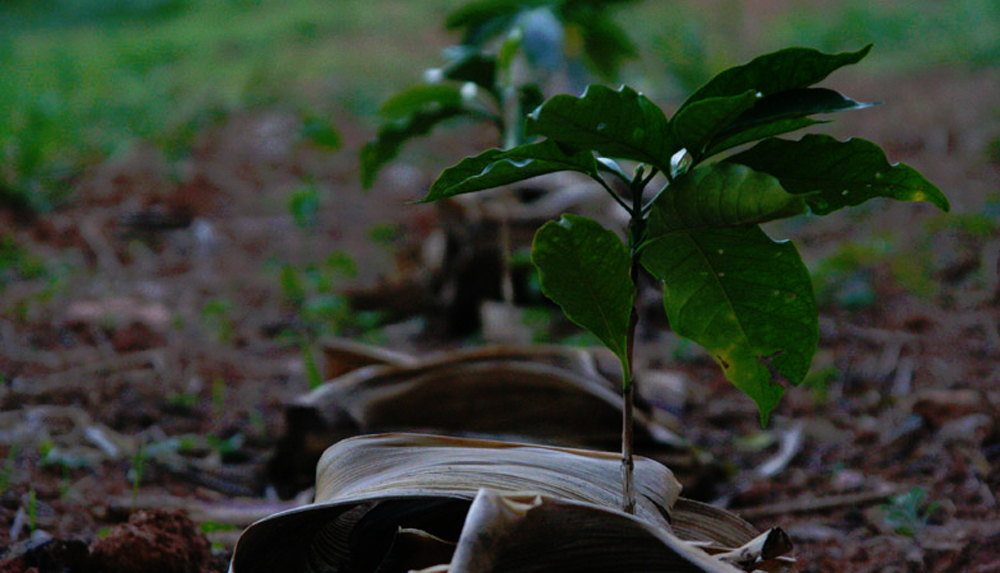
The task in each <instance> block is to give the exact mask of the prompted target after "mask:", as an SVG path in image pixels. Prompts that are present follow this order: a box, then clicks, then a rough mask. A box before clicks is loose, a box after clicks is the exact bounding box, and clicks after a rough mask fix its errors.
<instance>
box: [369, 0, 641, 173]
mask: <svg viewBox="0 0 1000 573" xmlns="http://www.w3.org/2000/svg"><path fill="white" fill-rule="evenodd" d="M624 3H625V2H594V1H586V0H585V1H580V0H551V1H548V2H496V1H492V0H485V1H484V0H478V1H473V2H467V3H465V4H463V5H461V6H459V7H457V8H455V9H454V10H452V11H451V12H450V13H448V14H447V15H446V16H445V27H446V28H447V29H448V30H449V31H454V32H458V33H460V34H461V35H462V40H461V43H460V44H458V45H455V46H452V47H450V48H448V49H447V50H445V52H444V58H445V63H444V64H443V65H442V66H441V67H439V68H432V69H428V70H426V71H425V72H424V82H423V83H420V84H417V85H414V86H411V87H409V88H407V89H404V90H403V91H401V92H399V93H397V94H396V95H394V96H392V97H391V98H389V99H388V100H387V101H385V102H384V103H383V104H382V105H381V107H380V108H379V110H378V111H379V115H380V116H381V117H382V120H383V121H382V124H381V126H380V127H379V129H378V134H377V136H376V138H375V140H374V141H372V142H370V143H368V144H367V145H365V146H364V147H363V148H362V150H361V154H360V166H361V181H362V184H363V185H364V187H365V188H368V187H371V186H372V184H374V182H375V179H376V178H377V176H378V173H379V171H380V170H381V169H382V168H383V167H384V166H385V165H386V164H387V163H389V162H391V161H392V160H394V159H395V158H396V157H397V156H398V155H399V153H400V151H401V150H402V148H403V146H404V145H405V144H407V143H408V142H410V141H411V140H414V139H417V138H420V137H423V136H426V135H427V134H428V133H429V132H431V131H432V130H433V129H435V128H436V127H438V126H440V125H443V124H446V123H449V122H454V121H455V120H458V119H464V120H471V121H473V122H480V123H485V124H488V125H492V126H494V127H495V128H496V129H497V132H498V141H500V143H501V145H502V146H503V147H504V148H511V147H514V146H516V145H520V144H522V143H524V142H526V141H527V139H526V138H527V137H528V136H527V134H526V132H525V129H526V119H527V114H528V113H529V112H530V111H531V110H533V109H534V108H535V107H537V106H538V105H539V104H541V103H542V101H543V100H544V98H545V95H546V94H548V95H551V94H552V93H553V92H554V91H557V90H559V88H570V89H575V88H576V87H582V86H583V85H586V83H587V82H588V81H590V80H591V79H592V78H593V77H594V76H595V75H596V76H597V77H599V78H601V79H604V80H610V79H612V78H614V76H615V75H616V74H617V72H618V70H619V68H620V67H621V65H622V63H623V62H624V61H626V60H628V59H630V58H633V57H635V56H636V55H637V53H638V51H637V49H636V47H635V45H634V44H633V42H632V40H631V39H629V37H628V34H627V32H626V30H625V29H624V28H622V27H621V26H620V25H618V24H617V23H615V21H614V20H613V19H612V17H611V15H610V14H609V11H610V8H611V7H613V6H614V5H620V4H624ZM560 83H561V84H562V85H559V84H560Z"/></svg>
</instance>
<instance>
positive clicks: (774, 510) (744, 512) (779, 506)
mask: <svg viewBox="0 0 1000 573" xmlns="http://www.w3.org/2000/svg"><path fill="white" fill-rule="evenodd" d="M904 489H905V488H902V487H899V486H888V485H884V486H881V487H879V488H878V489H876V490H874V491H863V492H859V493H849V494H844V495H831V496H826V497H809V498H805V499H793V500H789V501H783V502H778V503H774V504H771V505H763V506H757V507H749V508H746V509H737V510H736V511H737V513H739V514H740V517H742V518H744V519H758V518H761V517H771V516H775V515H787V514H789V513H810V512H814V511H826V510H829V509H838V508H841V507H853V506H858V505H867V504H870V503H875V502H878V501H882V500H883V499H888V498H890V497H892V496H894V495H898V494H900V493H902V492H903V491H904Z"/></svg>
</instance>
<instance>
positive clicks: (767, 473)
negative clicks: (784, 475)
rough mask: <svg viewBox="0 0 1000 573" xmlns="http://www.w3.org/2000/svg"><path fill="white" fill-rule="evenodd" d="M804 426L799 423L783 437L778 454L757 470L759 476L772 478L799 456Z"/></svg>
mask: <svg viewBox="0 0 1000 573" xmlns="http://www.w3.org/2000/svg"><path fill="white" fill-rule="evenodd" d="M803 427H804V424H802V422H799V423H798V424H796V425H795V426H793V427H792V428H791V429H790V430H788V431H787V432H785V434H784V435H783V436H782V437H781V446H780V447H779V448H778V453H777V454H775V455H774V457H772V458H770V459H769V460H767V461H766V462H764V463H763V464H761V465H760V467H758V468H757V475H759V476H760V477H762V478H771V477H774V476H776V475H778V474H779V473H781V472H782V470H784V469H785V468H786V467H788V464H789V463H790V462H791V461H792V459H793V458H795V456H796V455H798V453H799V450H801V449H802V429H803Z"/></svg>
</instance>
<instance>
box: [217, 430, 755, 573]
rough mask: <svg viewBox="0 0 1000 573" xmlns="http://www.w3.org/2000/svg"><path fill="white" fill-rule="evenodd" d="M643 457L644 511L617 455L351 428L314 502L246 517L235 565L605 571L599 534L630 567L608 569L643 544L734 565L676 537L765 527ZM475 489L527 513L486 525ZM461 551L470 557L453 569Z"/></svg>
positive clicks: (678, 560) (689, 562)
mask: <svg viewBox="0 0 1000 573" xmlns="http://www.w3.org/2000/svg"><path fill="white" fill-rule="evenodd" d="M635 463H636V472H635V475H636V479H637V483H636V488H637V491H638V494H639V495H638V505H637V515H636V516H635V517H631V516H627V515H625V514H623V513H621V512H620V511H618V509H617V508H618V506H619V504H620V496H621V493H620V459H619V456H618V455H617V454H607V453H601V452H592V451H586V450H574V449H568V448H556V447H546V446H538V445H530V444H516V443H509V442H498V441H488V440H471V439H463V438H454V437H445V436H427V435H416V434H382V435H374V436H361V437H356V438H351V439H347V440H344V441H342V442H340V443H338V444H336V445H334V446H333V447H331V448H330V449H329V450H327V452H326V453H325V454H324V455H323V458H322V460H321V461H320V463H319V466H318V468H317V479H316V502H315V503H314V504H312V505H309V506H306V507H302V508H297V509H294V510H290V511H286V512H282V513H279V514H276V515H273V516H271V517H269V518H266V519H264V520H261V521H259V522H257V523H255V524H253V525H252V526H250V528H248V529H247V530H246V531H245V532H244V533H243V535H242V536H241V538H240V541H239V543H238V544H237V547H236V552H235V554H234V557H233V562H232V566H231V570H232V571H233V572H234V573H257V572H263V571H275V570H280V571H292V572H298V571H303V572H306V571H309V572H312V571H316V572H319V571H324V572H335V571H375V572H380V573H389V572H393V571H408V570H411V569H421V568H427V567H436V568H437V569H438V570H442V571H456V572H457V571H491V570H495V571H517V572H520V571H543V570H547V571H572V570H595V571H596V570H598V569H586V568H585V564H586V563H590V562H591V557H590V556H591V555H593V554H594V552H595V551H596V549H597V548H601V547H603V551H606V552H608V553H609V554H610V555H615V554H621V556H622V561H621V563H624V564H626V565H627V566H625V568H620V567H619V568H617V569H616V568H614V567H610V564H611V563H612V561H614V559H612V560H610V561H609V560H608V559H604V560H602V561H597V562H595V563H600V564H601V569H600V570H602V571H603V570H610V571H619V570H620V571H635V570H637V569H635V568H634V566H635V563H637V561H633V559H640V558H641V559H646V556H649V558H650V559H654V560H655V561H656V562H657V563H660V562H663V563H668V564H669V563H674V564H675V565H676V566H677V567H678V568H675V569H657V568H655V567H654V568H649V569H647V568H639V569H638V570H650V571H659V570H663V571H668V570H678V571H727V572H728V571H735V569H733V568H732V567H729V566H726V565H725V564H723V563H722V562H721V561H719V560H718V559H714V558H710V557H709V556H708V554H707V553H705V552H704V551H702V550H701V549H700V548H696V547H695V546H694V545H690V544H686V543H682V542H681V541H680V539H684V535H690V536H692V537H691V539H692V540H693V541H695V542H697V544H698V545H705V546H711V547H712V548H713V549H714V550H716V551H719V552H723V551H727V550H729V548H733V547H739V546H741V545H743V544H746V543H747V542H749V541H751V540H753V539H754V537H756V536H757V531H756V530H754V529H753V528H752V527H751V526H749V525H748V524H746V523H745V522H743V521H742V520H740V519H739V518H738V517H736V516H734V515H731V514H728V513H726V512H723V511H722V510H717V509H716V510H710V509H706V508H705V507H703V506H702V504H698V503H696V502H689V501H687V500H683V499H680V498H679V497H678V496H679V492H680V485H679V484H678V482H677V481H676V479H675V478H674V476H673V474H672V473H671V472H670V470H669V469H667V468H666V467H664V466H663V465H662V464H659V463H658V462H656V461H653V460H650V459H647V458H643V457H637V458H636V460H635ZM480 490H487V491H489V492H493V493H490V494H482V493H480ZM477 495H480V496H483V495H492V496H494V497H490V498H489V500H493V501H491V502H490V503H493V505H494V506H496V507H498V508H499V509H501V510H504V511H507V509H504V508H505V507H508V506H505V505H504V504H508V502H507V501H504V502H503V503H500V502H497V501H496V499H497V498H496V496H508V497H509V500H511V501H510V502H509V504H508V505H509V507H508V509H509V510H510V511H513V512H514V513H515V514H517V511H515V510H518V508H521V509H524V510H525V511H524V512H523V513H524V515H523V516H521V517H517V515H514V516H513V517H512V516H509V515H508V516H507V518H504V519H500V518H495V519H494V518H490V519H489V520H485V521H484V522H483V523H484V525H476V522H474V521H470V520H472V519H473V518H474V517H476V514H471V513H469V508H470V505H472V503H473V499H475V498H476V496H477ZM536 498H538V499H541V500H542V502H540V503H539V504H536V505H537V507H535V506H534V505H531V504H530V503H529V504H528V505H530V506H531V507H527V508H525V507H523V503H525V502H524V500H534V499H536ZM504 499H508V498H504ZM482 503H487V502H486V501H484V502H482ZM498 504H499V505H498ZM511 504H512V505H511ZM518 504H522V505H518ZM494 513H496V512H494ZM501 513H502V514H503V511H501ZM504 515H506V514H504ZM500 517H503V515H501V516H500ZM515 518H516V519H515ZM476 519H480V518H478V517H476ZM493 521H496V522H497V523H495V524H492V525H491V524H489V523H491V522H493ZM671 522H672V523H671ZM512 524H513V525H512ZM505 528H506V529H505ZM716 529H718V535H713V532H714V531H715V530H716ZM510 531H516V532H517V534H516V535H514V534H512V533H510ZM505 532H506V533H505ZM675 533H676V534H677V535H676V536H675ZM682 534H683V535H682ZM504 536H507V537H506V539H507V541H505V543H508V542H514V544H513V545H503V547H505V548H506V549H502V551H501V556H500V557H493V558H491V559H494V560H497V559H499V561H496V563H495V564H494V566H495V567H496V568H495V569H479V568H478V567H479V566H478V565H476V563H478V562H477V561H475V559H478V558H479V557H478V556H479V551H480V550H479V549H474V550H473V549H462V548H463V547H464V546H465V545H467V544H468V543H471V542H477V539H478V540H479V541H478V542H481V541H483V540H484V539H487V538H497V537H504ZM584 540H585V541H584ZM456 546H457V548H458V549H456ZM529 546H530V547H538V548H539V549H538V551H542V552H543V553H545V555H539V556H538V560H537V562H536V561H535V560H529V561H524V560H521V559H520V558H521V557H523V555H527V554H530V553H529V549H527V547H529ZM470 551H471V552H472V554H471V556H470V554H469V552H470ZM531 551H534V550H531ZM452 552H454V553H455V557H454V559H455V560H453V561H451V565H450V566H449V568H444V569H442V568H441V567H440V566H441V565H443V564H445V563H447V562H448V561H447V560H443V556H446V555H450V554H451V553H452ZM463 552H464V553H463ZM597 553H600V551H598V552H597ZM665 555H670V556H671V557H664V556H665ZM463 556H464V557H463ZM504 556H506V557H504ZM460 558H461V559H465V560H466V561H468V560H469V559H471V560H472V561H471V563H472V565H466V566H465V567H466V568H465V569H452V568H453V567H455V566H457V564H460V563H462V561H461V559H460ZM509 559H513V561H509ZM595 559H596V558H595ZM664 560H665V561H664ZM501 565H502V567H500V566H501ZM543 565H544V566H543ZM629 567H632V568H629ZM657 567H659V566H657ZM684 567H688V568H684Z"/></svg>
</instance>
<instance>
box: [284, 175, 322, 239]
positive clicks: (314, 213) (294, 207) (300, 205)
mask: <svg viewBox="0 0 1000 573" xmlns="http://www.w3.org/2000/svg"><path fill="white" fill-rule="evenodd" d="M288 210H289V212H291V214H292V220H294V221H295V226H297V227H298V228H299V229H303V230H310V229H313V228H315V227H316V222H317V219H318V216H319V192H318V191H317V190H316V186H315V185H312V184H306V185H303V186H302V187H300V188H299V189H297V190H296V191H294V192H292V194H291V196H290V197H289V198H288Z"/></svg>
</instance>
